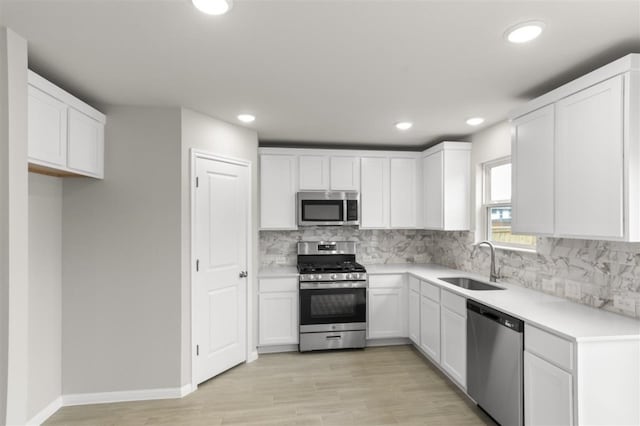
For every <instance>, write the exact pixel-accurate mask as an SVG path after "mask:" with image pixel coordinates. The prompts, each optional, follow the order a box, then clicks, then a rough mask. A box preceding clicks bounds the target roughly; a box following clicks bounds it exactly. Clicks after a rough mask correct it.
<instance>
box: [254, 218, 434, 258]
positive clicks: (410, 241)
mask: <svg viewBox="0 0 640 426" xmlns="http://www.w3.org/2000/svg"><path fill="white" fill-rule="evenodd" d="M427 237H428V235H427V234H426V233H425V232H424V231H421V230H371V229H358V228H355V227H351V226H318V227H315V226H314V227H305V228H303V229H300V230H297V231H260V247H259V250H260V264H261V266H262V267H268V266H274V265H295V264H296V250H297V248H296V244H297V242H298V241H323V240H324V241H356V242H358V245H357V249H356V250H357V253H358V254H357V259H358V262H360V263H365V264H367V263H368V264H381V263H428V262H429V259H430V256H429V255H428V254H427V244H426V243H425V241H426V238H427Z"/></svg>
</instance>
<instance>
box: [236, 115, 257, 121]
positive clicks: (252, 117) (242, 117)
mask: <svg viewBox="0 0 640 426" xmlns="http://www.w3.org/2000/svg"><path fill="white" fill-rule="evenodd" d="M238 120H240V121H242V122H243V123H252V122H254V121H256V116H255V115H251V114H240V115H238Z"/></svg>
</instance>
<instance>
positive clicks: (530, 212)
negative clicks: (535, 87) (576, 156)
mask: <svg viewBox="0 0 640 426" xmlns="http://www.w3.org/2000/svg"><path fill="white" fill-rule="evenodd" d="M554 135H555V106H554V105H548V106H546V107H543V108H540V109H538V110H535V111H533V112H530V113H529V114H525V115H523V116H522V117H520V118H518V119H516V120H514V121H513V123H512V145H511V161H512V165H513V169H512V170H513V171H512V180H513V182H512V184H513V191H512V194H513V195H512V197H511V202H512V206H513V207H512V208H513V222H512V225H511V226H512V230H513V232H516V233H531V234H536V235H552V234H553V223H554V219H553V211H554V209H553V204H554V202H553V176H554V171H553V158H554V154H553V149H554V137H555V136H554Z"/></svg>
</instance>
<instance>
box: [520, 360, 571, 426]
mask: <svg viewBox="0 0 640 426" xmlns="http://www.w3.org/2000/svg"><path fill="white" fill-rule="evenodd" d="M572 382H573V377H572V376H571V374H570V373H567V372H566V371H564V370H563V369H561V368H559V367H556V366H555V365H553V364H551V363H549V362H547V361H545V360H544V359H542V358H539V357H537V356H536V355H533V354H531V353H530V352H527V351H525V353H524V418H525V420H524V422H525V424H526V425H527V426H536V425H540V426H548V425H572V424H573V384H572Z"/></svg>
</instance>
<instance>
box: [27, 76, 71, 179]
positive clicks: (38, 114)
mask: <svg viewBox="0 0 640 426" xmlns="http://www.w3.org/2000/svg"><path fill="white" fill-rule="evenodd" d="M27 103H28V115H27V125H28V144H27V145H28V151H29V160H33V161H34V162H36V163H38V164H42V165H52V166H62V167H66V165H67V105H66V104H65V103H64V102H61V101H59V100H58V99H56V98H54V97H53V96H50V95H48V94H46V93H44V92H43V91H41V90H39V89H37V88H35V87H33V86H28V102H27Z"/></svg>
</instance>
